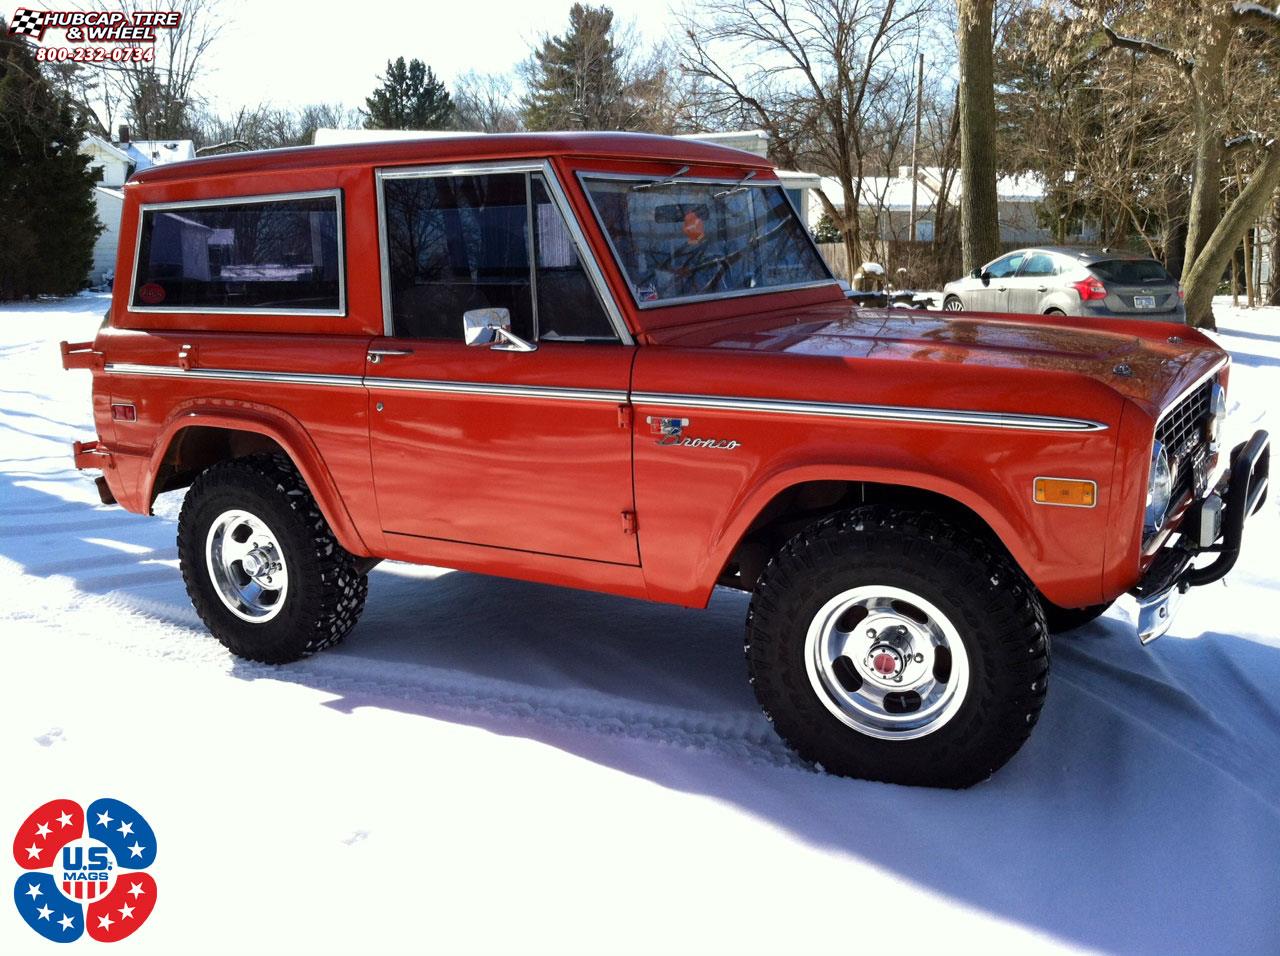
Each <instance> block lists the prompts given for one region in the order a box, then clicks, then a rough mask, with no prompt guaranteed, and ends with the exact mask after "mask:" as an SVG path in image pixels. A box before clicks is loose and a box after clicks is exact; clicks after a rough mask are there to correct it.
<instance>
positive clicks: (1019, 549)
mask: <svg viewBox="0 0 1280 956" xmlns="http://www.w3.org/2000/svg"><path fill="white" fill-rule="evenodd" d="M707 431H708V434H713V435H715V436H716V437H722V436H732V437H738V438H739V440H742V445H741V446H740V447H739V448H737V449H734V450H732V451H716V450H713V449H706V448H692V447H682V446H680V447H673V446H663V445H659V444H657V443H655V442H653V441H649V440H646V438H644V437H640V438H638V440H637V442H636V445H635V469H636V502H637V512H638V514H639V535H640V551H641V558H642V565H643V568H644V573H645V580H646V584H647V587H648V590H649V594H650V596H651V597H652V598H654V599H655V600H662V601H670V602H673V603H678V604H684V605H687V606H691V607H701V606H703V605H705V603H706V602H707V600H709V598H710V595H711V591H712V589H713V588H714V587H715V584H716V581H717V579H718V578H719V577H720V575H721V573H722V571H723V569H724V567H725V566H726V564H727V563H728V562H729V560H730V559H731V557H732V556H733V554H734V551H735V549H736V548H737V547H738V545H739V543H740V542H741V541H742V540H743V537H744V535H745V534H746V533H747V531H748V530H749V529H750V527H751V525H752V523H753V522H754V521H755V520H756V519H757V517H759V516H760V515H761V513H762V512H763V511H764V510H765V508H766V507H767V506H768V505H769V503H770V502H772V501H773V500H774V499H775V498H777V496H778V495H779V494H781V493H783V492H784V491H786V490H787V489H789V488H792V487H794V486H796V485H799V484H803V483H806V482H814V481H843V482H867V483H874V484H877V485H887V486H896V487H900V488H903V489H914V490H919V491H924V492H929V493H932V494H935V495H940V496H943V497H945V498H947V499H950V500H951V501H953V502H955V503H956V504H958V505H960V506H962V507H964V508H967V509H968V510H969V511H971V512H973V513H974V514H975V515H977V516H978V518H979V519H981V520H982V521H983V522H985V523H986V525H987V526H988V527H989V528H990V529H991V531H992V532H993V533H994V534H995V535H996V537H997V538H999V540H1000V541H1001V542H1002V543H1003V544H1004V546H1005V547H1006V549H1007V550H1008V551H1009V553H1010V554H1011V555H1012V557H1013V558H1014V560H1015V561H1016V562H1017V563H1018V565H1019V567H1021V568H1022V570H1023V571H1024V572H1025V573H1026V574H1027V576H1028V577H1029V578H1030V579H1031V581H1032V582H1033V583H1034V584H1035V585H1036V586H1037V587H1038V588H1039V589H1040V590H1041V591H1042V592H1043V593H1044V594H1045V595H1046V596H1048V597H1049V598H1050V600H1052V601H1054V602H1055V603H1057V604H1061V605H1063V606H1065V607H1073V606H1075V607H1078V606H1084V605H1088V604H1097V603H1100V602H1101V601H1102V600H1103V594H1102V591H1103V585H1102V577H1103V574H1102V570H1103V566H1104V553H1103V549H1104V543H1105V541H1106V540H1107V533H1106V532H1107V515H1108V513H1109V509H1110V505H1111V501H1112V497H1113V488H1112V487H1111V480H1110V479H1111V476H1112V473H1113V465H1114V459H1115V447H1114V445H1113V444H1112V441H1113V439H1112V438H1111V437H1110V436H1109V434H1108V433H1107V432H1100V433H1084V434H1060V435H1044V434H1034V433H1025V432H1013V431H1008V432H999V433H994V432H993V433H986V432H976V431H968V432H961V431H957V430H947V429H941V428H933V429H927V428H919V427H912V428H910V429H909V430H908V428H905V427H899V426H894V425H888V424H881V423H865V424H863V425H860V426H858V427H856V428H852V427H848V426H845V425H841V424H830V423H818V422H810V423H808V425H807V427H806V429H805V430H804V431H803V432H798V431H796V430H794V429H793V430H791V431H788V430H787V428H786V425H785V424H783V423H772V422H770V423H761V424H756V423H750V424H748V423H746V422H742V421H739V422H735V423H733V424H732V425H730V424H728V423H727V422H726V423H723V424H721V423H716V424H715V426H714V427H708V429H707ZM1051 463H1057V464H1051ZM1042 476H1044V477H1072V478H1086V479H1091V480H1095V481H1096V482H1097V484H1098V502H1097V504H1096V505H1095V506H1094V507H1093V508H1087V509H1084V508H1081V509H1077V508H1065V507H1051V506H1045V505H1037V504H1036V503H1034V501H1033V496H1032V490H1033V485H1034V481H1035V478H1036V477H1042Z"/></svg>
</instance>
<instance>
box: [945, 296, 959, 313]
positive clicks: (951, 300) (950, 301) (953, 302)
mask: <svg viewBox="0 0 1280 956" xmlns="http://www.w3.org/2000/svg"><path fill="white" fill-rule="evenodd" d="M942 311H943V312H963V311H964V303H963V302H961V301H960V297H959V296H954V295H949V296H947V297H946V298H945V299H943V300H942Z"/></svg>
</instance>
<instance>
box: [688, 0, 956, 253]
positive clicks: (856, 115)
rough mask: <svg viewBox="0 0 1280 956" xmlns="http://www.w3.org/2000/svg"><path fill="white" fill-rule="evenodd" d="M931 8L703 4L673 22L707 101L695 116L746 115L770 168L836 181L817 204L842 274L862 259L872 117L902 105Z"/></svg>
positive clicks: (772, 0) (922, 0)
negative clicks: (844, 266)
mask: <svg viewBox="0 0 1280 956" xmlns="http://www.w3.org/2000/svg"><path fill="white" fill-rule="evenodd" d="M939 10H940V8H939V6H938V4H937V3H936V2H935V0H798V2H791V3H789V2H787V0H703V2H701V3H699V4H698V5H697V6H696V7H694V8H693V10H692V12H691V13H690V14H689V15H688V16H687V17H686V18H685V19H684V20H683V22H682V27H683V30H684V33H685V35H686V36H687V38H688V47H687V49H686V50H685V53H684V65H685V69H686V71H687V72H688V73H689V74H690V75H692V76H694V77H697V78H700V79H702V80H703V81H705V82H706V84H707V86H708V88H709V90H708V92H710V93H711V94H712V95H713V96H714V97H715V101H714V103H713V104H712V105H710V106H704V107H703V109H704V111H707V112H710V113H712V114H713V115H714V114H717V113H718V114H720V115H722V116H733V117H741V118H746V119H747V120H748V122H751V123H752V124H753V125H758V126H760V127H761V128H763V129H764V130H765V132H767V133H768V134H769V137H770V148H771V150H772V151H773V153H774V158H775V159H777V160H778V161H779V162H781V163H783V164H784V165H787V166H791V167H793V168H795V167H800V166H802V165H812V166H815V167H817V168H818V169H820V170H821V171H824V172H827V173H829V174H830V175H832V176H834V177H836V178H837V179H838V180H839V182H840V189H841V198H842V201H843V207H842V208H838V207H837V206H836V205H835V203H833V202H832V201H831V200H830V199H829V198H828V197H827V196H826V195H825V194H822V193H819V200H820V201H821V202H822V205H823V209H824V211H825V212H826V214H827V215H828V216H829V217H830V218H831V220H832V222H833V223H835V224H836V226H837V228H838V229H839V230H840V233H841V236H842V238H843V241H844V247H845V255H846V258H847V260H848V264H849V270H850V274H852V272H853V270H855V269H856V268H857V266H858V264H859V263H860V262H861V261H862V253H863V244H864V232H863V224H862V221H861V218H860V216H859V212H858V210H859V204H860V202H861V200H862V198H863V195H862V194H863V181H864V179H865V178H866V176H867V175H869V174H870V173H869V169H870V168H873V164H874V160H873V140H874V138H875V134H874V130H873V128H872V127H873V124H872V122H871V120H870V117H872V116H873V115H874V114H875V112H876V110H877V109H879V108H883V105H884V103H885V102H886V101H887V100H889V99H891V98H897V99H898V100H899V101H901V99H902V98H903V97H904V96H905V97H908V98H909V96H910V94H911V91H912V87H913V83H912V72H913V71H912V67H913V66H914V63H915V56H916V54H917V52H918V50H919V49H920V47H921V46H922V45H923V44H924V42H925V40H926V35H927V33H928V32H929V31H930V30H931V29H933V28H934V25H935V24H936V23H937V17H936V16H935V15H936V14H937V13H938V12H939Z"/></svg>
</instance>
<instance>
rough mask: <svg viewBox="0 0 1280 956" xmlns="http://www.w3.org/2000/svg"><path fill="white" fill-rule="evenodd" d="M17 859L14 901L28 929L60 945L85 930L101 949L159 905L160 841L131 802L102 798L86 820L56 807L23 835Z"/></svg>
mask: <svg viewBox="0 0 1280 956" xmlns="http://www.w3.org/2000/svg"><path fill="white" fill-rule="evenodd" d="M13 859H14V862H16V863H17V864H18V866H20V867H22V869H23V870H24V871H26V872H24V873H23V874H22V875H21V876H19V877H18V882H16V883H15V884H14V885H13V901H14V903H15V904H16V905H17V907H18V912H19V913H20V914H21V915H22V918H23V919H24V920H26V922H27V925H28V926H30V927H31V928H32V929H33V930H35V931H36V932H37V933H39V934H40V935H41V936H43V937H44V938H45V939H48V940H52V941H53V942H55V943H70V942H73V941H74V940H77V939H79V938H80V937H81V936H82V935H83V934H84V933H85V931H86V930H87V931H88V933H89V936H90V937H91V938H93V939H96V940H97V941H98V942H100V943H114V942H116V941H118V940H122V939H124V938H125V937H126V936H130V935H132V934H133V933H134V931H136V930H137V929H138V927H139V926H141V925H142V924H143V923H144V922H146V919H147V917H148V916H150V915H151V911H152V910H153V909H154V908H155V905H156V881H155V879H153V878H152V876H151V875H150V874H149V873H146V872H144V871H145V870H146V869H147V867H149V866H151V864H152V863H154V862H155V859H156V835H155V831H153V830H152V829H151V827H150V825H149V824H148V823H147V821H146V820H145V819H143V817H142V814H140V813H138V812H137V811H136V810H134V809H133V808H132V807H131V806H129V805H128V804H127V803H122V802H121V801H119V800H113V799H111V798H110V797H104V798H102V799H100V800H95V801H94V802H93V803H91V804H89V810H88V812H87V813H86V812H85V811H84V810H83V809H82V808H81V807H80V804H78V803H76V802H75V801H74V800H50V801H49V802H48V803H46V804H45V805H44V806H42V807H40V808H38V809H37V810H36V811H35V812H34V813H32V814H31V816H29V817H27V819H26V822H25V823H23V824H22V826H21V827H19V828H18V832H17V835H15V836H14V838H13Z"/></svg>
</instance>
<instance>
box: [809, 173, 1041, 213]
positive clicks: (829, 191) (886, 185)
mask: <svg viewBox="0 0 1280 956" xmlns="http://www.w3.org/2000/svg"><path fill="white" fill-rule="evenodd" d="M917 182H918V189H917V190H916V203H917V207H918V208H922V209H924V208H928V207H929V206H932V205H933V204H934V203H935V202H936V201H937V198H938V195H939V193H940V192H941V191H942V170H941V169H939V168H938V167H936V166H922V167H920V171H919V178H918V180H917ZM948 187H949V188H948V190H947V201H948V202H949V203H955V202H958V201H959V199H960V196H961V194H962V186H961V183H960V177H959V176H953V177H952V179H951V181H950V183H948ZM819 188H820V189H821V190H822V193H823V195H825V196H826V197H827V198H828V199H830V200H831V203H832V205H834V206H836V207H837V208H841V207H843V206H844V191H843V190H842V189H841V187H840V180H839V179H837V178H836V177H834V176H823V177H822V185H821V186H820V187H819ZM1044 194H1045V188H1044V180H1042V179H1041V178H1040V177H1039V176H1036V175H1033V174H1026V175H1021V176H1001V177H999V178H998V179H997V180H996V198H997V199H999V200H1001V201H1003V202H1039V201H1040V200H1042V199H1044ZM859 205H860V206H862V208H864V209H883V210H888V211H892V212H902V211H906V210H909V209H910V208H911V168H910V167H909V166H904V167H902V168H901V169H900V170H899V171H898V175H897V176H868V177H866V178H864V179H863V180H862V196H861V199H860V201H859Z"/></svg>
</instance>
